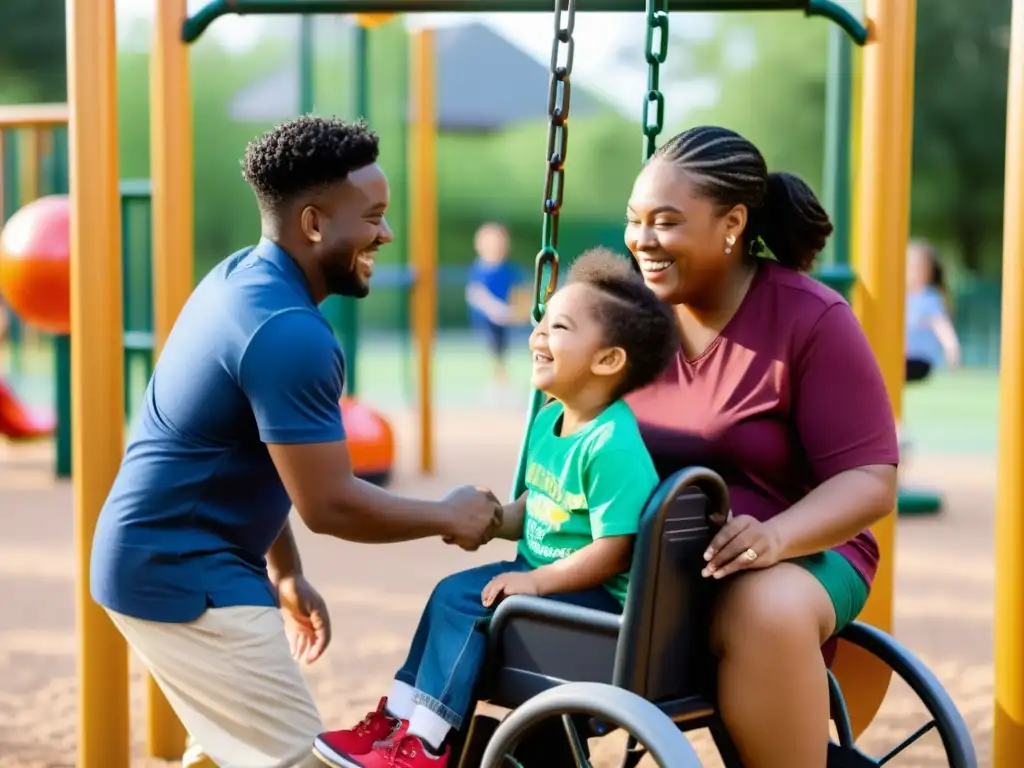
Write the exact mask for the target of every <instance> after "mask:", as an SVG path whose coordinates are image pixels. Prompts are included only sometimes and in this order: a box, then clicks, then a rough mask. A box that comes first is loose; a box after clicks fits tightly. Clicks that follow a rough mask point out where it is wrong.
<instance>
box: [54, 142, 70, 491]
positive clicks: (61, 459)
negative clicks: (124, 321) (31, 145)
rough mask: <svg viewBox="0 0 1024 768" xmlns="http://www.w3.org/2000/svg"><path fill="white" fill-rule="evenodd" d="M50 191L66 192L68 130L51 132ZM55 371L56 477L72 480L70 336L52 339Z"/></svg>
mask: <svg viewBox="0 0 1024 768" xmlns="http://www.w3.org/2000/svg"><path fill="white" fill-rule="evenodd" d="M50 184H51V188H52V190H53V191H54V192H55V193H58V194H67V192H68V131H67V128H63V127H61V128H54V129H53V169H52V172H51V175H50ZM53 351H54V369H55V374H56V379H57V393H56V394H57V402H56V404H55V406H56V411H57V446H56V449H57V456H56V470H57V477H60V478H68V477H71V336H69V335H64V336H55V337H54V339H53Z"/></svg>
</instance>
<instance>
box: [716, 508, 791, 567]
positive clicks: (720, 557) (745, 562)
mask: <svg viewBox="0 0 1024 768" xmlns="http://www.w3.org/2000/svg"><path fill="white" fill-rule="evenodd" d="M781 552H782V545H781V543H780V542H779V538H778V536H777V535H776V533H775V530H774V529H773V528H772V527H771V526H770V525H768V524H766V523H762V522H759V521H758V520H755V519H754V518H753V517H750V516H749V515H740V516H739V517H733V518H731V519H730V520H729V522H727V523H726V524H725V525H723V526H722V529H721V530H720V531H719V532H718V535H717V536H715V538H713V539H712V540H711V545H710V546H709V547H708V548H707V551H705V552H704V559H705V560H706V561H707V563H708V564H707V565H706V566H705V567H704V570H703V571H701V576H703V577H704V578H708V577H712V578H715V579H721V578H723V577H725V576H728V575H729V574H731V573H736V572H737V571H745V570H749V569H752V568H768V567H770V566H772V565H775V564H776V563H777V562H779V555H780V553H781Z"/></svg>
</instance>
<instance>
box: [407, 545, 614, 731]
mask: <svg viewBox="0 0 1024 768" xmlns="http://www.w3.org/2000/svg"><path fill="white" fill-rule="evenodd" d="M529 570H530V566H529V565H528V564H527V563H526V562H525V561H524V560H522V559H517V560H515V561H512V562H503V563H491V564H490V565H482V566H480V567H479V568H472V569H470V570H468V571H461V572H459V573H453V574H452V575H451V576H448V577H447V578H445V579H443V580H442V581H441V582H440V583H439V584H438V585H437V586H436V587H434V592H433V593H432V594H431V595H430V600H428V601H427V606H426V608H424V609H423V616H422V617H420V624H419V626H418V627H417V628H416V634H415V635H414V636H413V639H412V646H411V647H410V648H409V656H408V658H407V659H406V660H405V664H403V665H402V668H401V669H400V670H398V674H396V675H395V679H396V680H399V681H401V682H403V683H406V684H407V685H411V686H412V687H413V688H415V689H416V694H415V696H414V701H415V702H416V704H419V705H420V706H424V707H426V708H427V709H429V710H430V711H432V712H434V713H435V714H437V715H439V716H440V717H442V718H443V719H444V720H445V721H446V722H447V723H448V724H450V725H451V726H452V728H454V729H456V730H458V729H459V728H461V727H462V719H463V718H464V717H465V716H466V713H467V711H468V710H469V708H470V707H471V706H472V705H473V704H474V703H475V701H474V699H473V694H474V692H475V688H476V684H477V680H479V678H480V673H481V672H482V671H483V666H484V662H485V660H486V655H487V626H488V624H489V622H490V619H491V616H492V615H493V614H494V607H491V608H485V607H484V604H483V602H482V601H481V599H480V593H481V592H483V590H484V587H486V586H487V584H488V583H489V582H490V581H491V579H493V578H494V577H495V576H497V575H499V574H502V573H509V572H512V571H529ZM549 599H551V600H558V601H559V602H562V603H571V604H572V605H579V606H583V607H585V608H594V609H596V610H599V611H606V612H608V613H622V606H621V605H620V604H619V601H618V600H616V599H615V598H614V597H612V595H611V593H609V592H608V591H606V590H605V589H603V588H601V587H598V588H597V589H591V590H588V591H586V592H573V593H570V594H565V595H550V596H549Z"/></svg>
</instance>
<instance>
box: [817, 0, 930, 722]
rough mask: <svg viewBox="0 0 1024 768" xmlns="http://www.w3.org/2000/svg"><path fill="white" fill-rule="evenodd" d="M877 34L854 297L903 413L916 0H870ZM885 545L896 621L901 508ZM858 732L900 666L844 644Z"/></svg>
mask: <svg viewBox="0 0 1024 768" xmlns="http://www.w3.org/2000/svg"><path fill="white" fill-rule="evenodd" d="M865 10H866V15H867V17H868V19H869V25H870V30H871V36H870V40H869V42H868V45H867V46H866V47H865V48H864V51H863V53H862V58H861V73H860V78H861V82H860V105H859V113H858V114H859V115H860V118H861V125H860V139H859V146H858V147H857V150H856V154H855V156H856V158H857V170H856V172H855V173H854V178H855V179H856V189H855V197H854V212H855V220H854V241H855V243H856V246H857V250H856V251H855V252H854V265H855V269H856V271H857V275H858V278H859V279H858V281H857V284H856V286H855V287H854V291H853V306H854V310H855V311H856V313H857V316H858V318H859V319H860V322H861V324H862V326H863V327H864V331H865V333H866V334H867V337H868V340H869V341H870V343H871V347H872V349H873V350H874V352H875V356H876V357H877V359H878V364H879V366H880V367H881V369H882V375H883V376H884V378H885V384H886V388H887V390H888V392H889V397H890V399H891V400H892V405H893V410H894V413H895V417H896V419H897V420H898V419H899V418H900V412H901V410H902V401H901V398H902V390H903V383H904V382H903V380H904V372H905V371H904V369H905V362H904V350H903V330H902V329H903V325H904V318H903V299H904V291H905V285H904V283H905V270H904V252H905V250H906V242H907V236H908V231H909V226H908V221H907V219H908V215H909V210H910V209H909V200H910V167H911V160H910V158H911V144H912V142H911V138H912V136H911V134H912V121H913V104H914V98H913V91H914V88H913V75H914V22H915V2H914V0H901V2H898V3H897V2H891V0H867V3H866V8H865ZM873 530H874V533H875V536H876V537H877V538H878V544H879V548H880V550H881V552H882V561H881V564H880V567H879V570H878V575H877V576H876V578H875V582H874V587H873V589H872V592H871V599H870V600H869V601H868V604H867V606H866V607H865V608H864V611H863V612H862V614H861V617H860V618H861V619H862V620H863V621H865V622H867V623H869V624H872V625H874V626H876V627H878V628H880V629H882V630H885V631H892V618H893V590H894V584H895V579H894V559H895V555H896V547H895V543H896V516H895V514H893V515H889V516H888V517H887V518H886V519H885V520H883V521H882V522H880V523H878V524H877V525H876V526H875V527H874V529H873ZM834 669H835V671H836V674H837V676H838V677H839V679H840V684H841V685H842V687H843V695H844V696H845V698H846V702H847V705H848V707H849V709H850V717H851V721H852V724H853V727H854V730H855V732H857V733H860V732H861V731H863V730H864V728H866V727H867V725H868V723H870V722H871V719H872V718H873V717H874V715H875V713H876V712H877V711H878V708H879V707H880V706H881V703H882V700H883V699H884V698H885V693H886V691H887V690H888V687H889V682H890V680H891V678H892V672H891V670H890V669H889V668H888V667H886V665H884V664H882V663H881V662H879V661H878V660H877V659H875V658H874V657H872V656H870V655H869V654H867V653H864V652H863V651H860V650H859V649H856V648H853V647H851V646H849V645H843V646H842V647H841V648H840V652H839V655H838V656H837V659H836V663H835V665H834Z"/></svg>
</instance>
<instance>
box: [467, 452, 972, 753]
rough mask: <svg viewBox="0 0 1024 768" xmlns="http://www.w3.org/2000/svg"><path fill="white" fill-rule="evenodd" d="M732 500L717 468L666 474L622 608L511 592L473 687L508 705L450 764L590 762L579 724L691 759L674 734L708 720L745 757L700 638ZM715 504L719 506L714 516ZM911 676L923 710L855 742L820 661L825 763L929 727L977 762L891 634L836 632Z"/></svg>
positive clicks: (946, 705) (943, 704)
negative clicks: (713, 557)
mask: <svg viewBox="0 0 1024 768" xmlns="http://www.w3.org/2000/svg"><path fill="white" fill-rule="evenodd" d="M728 509H729V498H728V490H727V488H726V485H725V483H724V481H723V480H722V478H721V477H719V476H718V475H717V474H716V473H714V472H712V471H711V470H708V469H703V468H699V467H691V468H687V469H683V470H680V471H678V472H676V473H675V474H674V475H672V476H671V477H669V478H667V479H666V480H664V481H663V482H662V483H661V485H660V486H659V487H658V489H657V490H656V491H655V492H654V494H652V496H651V499H650V500H649V502H648V504H647V508H646V509H645V511H644V514H643V517H642V519H641V523H640V530H639V533H638V536H637V542H636V551H635V555H634V560H633V567H632V572H631V581H630V589H629V594H628V595H627V600H626V605H625V609H624V611H623V614H622V616H618V615H613V614H607V613H603V612H601V611H595V610H592V609H588V608H580V607H576V606H571V605H567V604H564V603H558V602H554V601H550V600H544V599H542V598H537V597H528V596H514V597H510V598H508V599H507V600H505V601H503V602H502V603H501V604H500V605H499V606H498V609H497V611H496V612H495V615H494V617H493V619H492V622H491V625H490V630H489V643H490V651H489V662H488V667H487V670H486V672H485V675H484V680H483V682H482V685H481V688H480V690H479V692H478V699H479V700H481V701H486V702H489V703H492V704H494V705H497V706H499V707H503V708H506V709H511V710H513V711H512V713H511V714H510V715H509V716H508V717H506V718H505V720H504V721H503V722H502V723H499V722H498V721H497V720H496V719H495V718H492V717H488V716H485V715H481V714H477V715H475V716H474V717H473V719H472V722H471V725H470V727H469V728H468V729H467V730H466V733H465V734H464V736H463V739H462V741H461V742H460V743H458V744H456V745H454V746H455V754H454V755H453V764H454V765H457V766H459V768H569V767H570V766H590V762H589V757H590V756H589V752H588V749H587V741H586V740H587V738H589V737H591V736H603V735H605V734H607V733H609V732H611V731H612V730H614V729H622V730H624V731H626V732H627V733H628V734H629V739H628V741H627V748H626V753H625V754H624V755H623V757H622V760H621V763H620V766H621V768H634V767H635V766H636V765H638V764H639V762H640V760H641V759H642V758H643V756H644V755H645V754H647V753H650V754H651V756H652V757H653V758H654V759H655V761H656V762H657V764H659V765H661V766H663V768H690V767H691V766H699V765H700V763H699V762H698V760H697V757H696V755H695V753H694V752H693V750H692V748H691V747H690V745H689V743H688V741H687V740H686V738H685V736H684V735H683V734H684V733H685V732H687V731H691V730H696V729H699V728H707V729H709V731H710V733H711V735H712V738H713V740H714V743H715V746H716V747H717V749H718V750H719V752H720V754H721V757H722V760H723V762H724V764H725V766H726V768H742V763H741V761H740V759H739V756H738V754H737V751H736V748H735V746H734V745H733V743H732V741H731V740H730V738H729V734H728V732H727V730H726V728H725V726H724V724H723V722H722V720H721V718H720V717H719V716H718V714H717V712H716V708H715V692H714V688H715V660H714V657H713V656H712V654H711V651H710V648H709V645H708V641H707V627H708V626H709V622H710V615H711V608H712V598H713V589H714V584H713V583H711V582H710V581H709V580H707V579H703V578H701V576H700V571H701V569H702V568H703V553H704V550H705V549H706V548H707V546H708V544H709V543H710V541H711V538H712V537H713V535H714V533H715V530H716V527H715V525H714V524H713V523H712V522H711V519H712V517H714V518H715V519H724V515H722V513H724V512H726V511H727V510H728ZM718 515H722V517H718ZM840 638H841V639H842V640H843V641H846V642H848V643H852V644H853V645H855V646H859V647H860V648H862V649H864V650H865V651H866V652H867V653H869V654H871V655H873V656H875V657H876V658H878V659H879V660H881V661H882V662H883V663H884V664H886V665H887V666H888V667H889V668H890V669H891V670H892V671H893V672H894V673H895V674H896V675H897V676H898V677H900V678H901V679H902V680H903V681H904V682H906V683H907V684H908V685H909V687H910V688H911V690H913V692H914V693H915V694H916V695H917V696H918V697H919V699H920V700H921V702H922V703H923V704H924V706H925V708H926V709H927V711H928V713H929V716H930V717H931V720H930V721H929V722H927V723H926V724H925V725H923V726H922V727H921V728H919V729H918V730H916V731H915V732H914V733H912V734H910V735H909V736H908V737H907V738H906V739H905V740H904V741H903V742H902V743H900V744H899V745H898V746H897V747H895V748H894V749H893V750H891V751H890V752H889V753H888V754H886V755H885V756H883V757H881V758H876V757H871V756H868V755H866V754H864V753H863V752H861V751H860V750H858V749H857V747H856V745H855V744H854V736H853V729H852V727H851V725H850V719H849V715H848V713H847V709H846V705H845V702H844V700H843V694H842V691H841V689H840V686H839V684H838V682H837V680H836V678H835V677H834V676H833V675H832V673H831V672H829V690H830V694H831V699H832V721H833V723H834V724H835V730H836V733H837V736H838V740H837V741H834V742H832V743H831V744H830V745H829V760H828V765H829V768H869V767H870V766H882V765H887V764H889V763H890V761H892V760H893V759H894V758H895V757H896V756H897V755H900V754H902V753H903V752H904V750H906V749H907V748H908V747H910V746H911V745H913V743H914V742H915V741H917V740H918V739H920V738H921V737H922V736H924V735H925V734H926V733H929V732H930V731H932V730H933V729H934V730H936V731H937V732H938V735H939V737H940V739H941V741H942V745H943V748H944V750H945V753H946V757H947V760H948V763H949V766H950V768H977V765H978V761H977V757H976V755H975V751H974V746H973V744H972V741H971V736H970V732H969V731H968V729H967V726H966V724H965V723H964V720H963V718H962V717H961V715H960V713H959V712H958V711H957V709H956V706H955V705H954V704H953V702H952V700H951V699H950V697H949V695H948V694H947V693H946V692H945V690H943V688H942V686H941V685H940V684H939V682H938V680H937V679H936V678H935V676H934V675H933V674H932V673H931V672H930V671H929V670H928V669H927V668H926V667H925V666H924V665H923V664H922V663H921V662H920V661H918V660H917V659H916V658H914V656H913V655H912V654H911V653H910V652H909V651H908V650H907V649H905V648H904V647H903V646H902V645H901V644H900V643H898V642H896V641H895V640H894V639H893V638H891V637H889V636H888V635H886V634H885V633H884V632H881V631H879V630H878V629H875V628H874V627H871V626H869V625H867V624H862V623H854V624H852V625H851V626H849V627H847V628H846V629H845V630H844V631H843V632H842V633H841V635H840Z"/></svg>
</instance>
